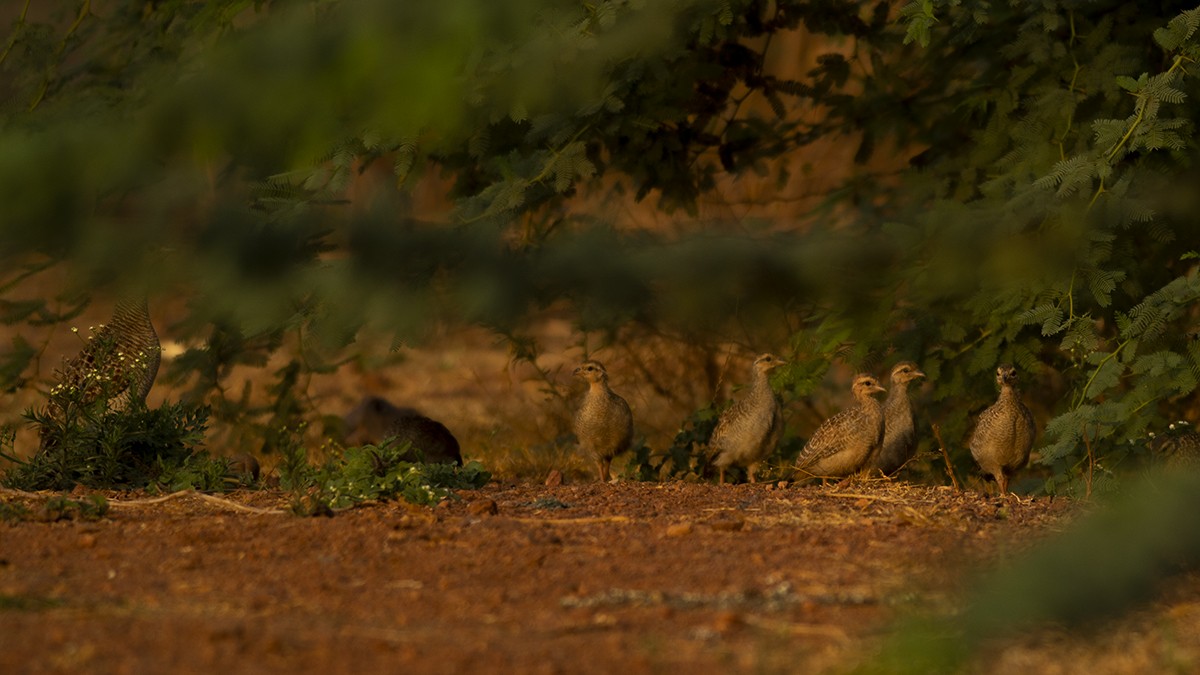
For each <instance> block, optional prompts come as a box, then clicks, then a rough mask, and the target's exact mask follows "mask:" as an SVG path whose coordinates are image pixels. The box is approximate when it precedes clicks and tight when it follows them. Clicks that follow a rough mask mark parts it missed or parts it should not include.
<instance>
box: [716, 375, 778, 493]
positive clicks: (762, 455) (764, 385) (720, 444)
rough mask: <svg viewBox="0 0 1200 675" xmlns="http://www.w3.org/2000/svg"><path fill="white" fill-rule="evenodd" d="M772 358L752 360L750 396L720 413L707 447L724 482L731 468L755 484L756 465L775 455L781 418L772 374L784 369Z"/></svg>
mask: <svg viewBox="0 0 1200 675" xmlns="http://www.w3.org/2000/svg"><path fill="white" fill-rule="evenodd" d="M783 364H784V361H783V359H780V358H779V357H778V356H775V355H774V354H762V355H760V356H759V357H758V358H756V359H754V365H753V366H752V367H751V374H752V377H753V378H754V379H753V381H752V382H751V384H750V392H749V393H747V394H746V395H745V396H744V397H743V398H742V400H740V401H738V402H737V403H734V404H733V405H732V406H730V407H729V408H728V409H727V410H726V411H725V412H723V413H721V417H720V419H719V420H718V421H717V427H716V429H714V430H713V433H712V438H711V439H709V442H708V445H709V447H711V448H712V449H713V450H714V451H715V453H714V456H713V464H714V465H716V467H717V470H718V471H719V472H720V482H721V483H724V482H725V470H726V469H727V468H729V467H730V466H732V465H737V466H744V467H746V476H747V478H748V479H749V480H750V482H751V483H753V482H755V480H756V477H755V472H756V471H757V470H758V464H759V462H761V461H763V460H764V459H766V458H767V457H769V456H770V455H771V453H772V452H774V451H775V446H776V445H778V444H779V437H780V435H782V434H783V414H782V412H781V411H780V408H779V401H778V399H776V398H775V392H774V391H772V390H771V379H770V375H771V371H772V370H774V369H775V368H778V367H779V366H781V365H783Z"/></svg>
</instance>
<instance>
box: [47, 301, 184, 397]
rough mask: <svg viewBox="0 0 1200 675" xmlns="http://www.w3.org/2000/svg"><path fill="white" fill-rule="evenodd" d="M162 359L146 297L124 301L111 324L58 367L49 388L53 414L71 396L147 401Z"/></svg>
mask: <svg viewBox="0 0 1200 675" xmlns="http://www.w3.org/2000/svg"><path fill="white" fill-rule="evenodd" d="M161 360H162V347H161V346H160V345H159V342H158V333H155V332H154V324H152V323H150V310H149V308H148V306H147V304H146V299H145V298H141V299H137V300H122V301H120V302H118V303H117V304H116V306H115V307H114V308H113V315H112V318H111V319H109V321H108V323H106V324H103V325H101V326H100V328H99V330H97V331H96V332H95V334H94V335H92V336H91V337H89V338H88V341H87V344H85V345H84V346H83V349H81V350H80V351H79V353H78V354H76V355H75V356H74V357H73V358H71V359H70V360H68V361H65V362H64V363H63V366H62V368H59V369H57V370H56V371H55V375H56V376H57V379H58V384H57V385H56V386H55V387H54V388H52V389H51V390H50V400H49V413H50V415H51V416H53V417H59V416H61V415H62V413H63V406H64V405H65V404H66V403H67V402H68V401H70V402H77V403H79V404H82V405H89V404H91V403H93V402H94V401H96V400H98V399H99V398H101V397H106V398H107V399H108V404H109V406H111V407H112V408H113V409H123V408H125V407H127V406H128V405H129V404H130V403H133V402H137V403H144V402H145V401H146V395H147V394H149V393H150V387H151V386H152V385H153V384H154V378H155V376H156V375H158V366H159V363H160V361H161Z"/></svg>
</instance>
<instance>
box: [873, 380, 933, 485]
mask: <svg viewBox="0 0 1200 675" xmlns="http://www.w3.org/2000/svg"><path fill="white" fill-rule="evenodd" d="M922 377H925V373H922V372H921V370H920V369H919V368H917V364H915V363H913V362H912V361H901V362H900V363H897V364H896V365H894V366H892V375H891V388H890V389H889V390H888V395H887V398H886V399H885V400H884V402H883V444H882V445H881V446H880V447H879V452H878V454H876V455H875V459H874V462H873V467H874V468H876V469H878V470H879V471H882V472H883V474H884V475H885V476H890V475H892V474H894V473H896V472H897V471H899V470H900V467H902V466H904V464H905V463H906V462H908V460H910V459H912V456H913V450H914V449H915V448H916V445H917V429H916V423H915V419H914V415H913V409H912V403H911V402H910V401H909V400H908V384H909V383H910V382H912V381H913V380H916V379H920V378H922Z"/></svg>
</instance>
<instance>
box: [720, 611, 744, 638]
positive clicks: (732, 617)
mask: <svg viewBox="0 0 1200 675" xmlns="http://www.w3.org/2000/svg"><path fill="white" fill-rule="evenodd" d="M741 623H742V617H740V616H738V613H737V612H731V611H723V612H717V615H716V616H715V617H714V618H713V629H714V630H716V631H717V632H718V633H728V632H729V631H731V630H733V629H734V628H737V627H738V626H739V625H741Z"/></svg>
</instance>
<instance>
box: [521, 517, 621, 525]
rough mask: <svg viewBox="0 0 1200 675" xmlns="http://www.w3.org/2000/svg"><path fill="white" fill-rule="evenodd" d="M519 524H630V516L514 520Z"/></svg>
mask: <svg viewBox="0 0 1200 675" xmlns="http://www.w3.org/2000/svg"><path fill="white" fill-rule="evenodd" d="M513 520H515V521H516V522H518V523H534V524H538V523H545V524H547V525H593V524H596V523H628V522H630V521H631V520H632V519H631V518H630V517H629V516H592V517H588V518H513Z"/></svg>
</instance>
